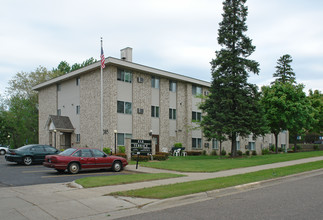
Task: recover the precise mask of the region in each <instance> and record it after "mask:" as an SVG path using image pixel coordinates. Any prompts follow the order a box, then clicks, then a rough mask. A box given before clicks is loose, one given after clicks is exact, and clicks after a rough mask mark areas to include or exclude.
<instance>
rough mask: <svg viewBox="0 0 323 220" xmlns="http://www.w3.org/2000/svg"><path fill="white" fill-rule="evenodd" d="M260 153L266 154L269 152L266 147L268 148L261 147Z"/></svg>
mask: <svg viewBox="0 0 323 220" xmlns="http://www.w3.org/2000/svg"><path fill="white" fill-rule="evenodd" d="M261 154H262V155H267V154H269V149H268V148H263V149H261Z"/></svg>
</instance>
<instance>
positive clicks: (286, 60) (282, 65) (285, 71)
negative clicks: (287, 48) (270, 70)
mask: <svg viewBox="0 0 323 220" xmlns="http://www.w3.org/2000/svg"><path fill="white" fill-rule="evenodd" d="M292 62H293V59H292V57H291V56H290V55H289V54H285V55H284V56H282V57H280V58H279V59H278V61H277V66H276V72H275V73H274V75H273V76H274V77H277V79H276V80H275V81H278V82H282V83H287V82H290V83H296V82H295V73H294V72H293V68H292V67H291V63H292Z"/></svg>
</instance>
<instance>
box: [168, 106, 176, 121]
mask: <svg viewBox="0 0 323 220" xmlns="http://www.w3.org/2000/svg"><path fill="white" fill-rule="evenodd" d="M169 119H172V120H176V109H172V108H170V109H169Z"/></svg>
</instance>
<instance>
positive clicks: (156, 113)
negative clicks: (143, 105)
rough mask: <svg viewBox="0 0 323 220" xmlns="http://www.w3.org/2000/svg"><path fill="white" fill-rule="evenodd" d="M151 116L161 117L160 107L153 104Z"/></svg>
mask: <svg viewBox="0 0 323 220" xmlns="http://www.w3.org/2000/svg"><path fill="white" fill-rule="evenodd" d="M151 117H154V118H159V107H158V106H151Z"/></svg>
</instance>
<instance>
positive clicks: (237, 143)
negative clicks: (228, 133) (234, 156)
mask: <svg viewBox="0 0 323 220" xmlns="http://www.w3.org/2000/svg"><path fill="white" fill-rule="evenodd" d="M236 147H237V150H240V141H236Z"/></svg>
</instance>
